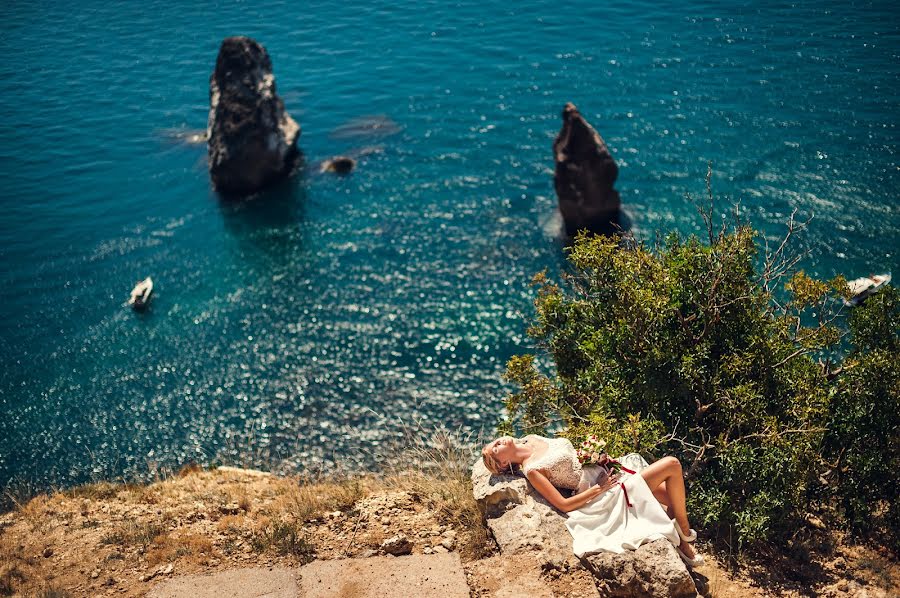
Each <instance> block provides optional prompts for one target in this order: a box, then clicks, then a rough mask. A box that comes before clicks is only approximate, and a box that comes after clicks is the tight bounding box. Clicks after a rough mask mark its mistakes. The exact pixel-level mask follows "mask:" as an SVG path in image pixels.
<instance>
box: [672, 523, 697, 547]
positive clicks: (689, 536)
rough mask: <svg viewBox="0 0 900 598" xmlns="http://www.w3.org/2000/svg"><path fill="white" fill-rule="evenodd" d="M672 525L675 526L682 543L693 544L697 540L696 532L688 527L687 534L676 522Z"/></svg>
mask: <svg viewBox="0 0 900 598" xmlns="http://www.w3.org/2000/svg"><path fill="white" fill-rule="evenodd" d="M673 523H674V524H675V531H676V532H678V537H680V538H681V539H682V540H683V541H684V542H693V541H694V540H696V539H697V531H696V530H692V529H691V528H690V527H688V528H687V529H688V531H687V533H684V530H683V528H682V527H681V524H680V523H678V522H677V521H673Z"/></svg>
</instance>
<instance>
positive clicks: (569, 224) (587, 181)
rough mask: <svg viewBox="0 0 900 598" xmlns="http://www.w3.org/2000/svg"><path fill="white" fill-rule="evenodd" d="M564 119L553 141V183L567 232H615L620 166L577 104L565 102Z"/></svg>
mask: <svg viewBox="0 0 900 598" xmlns="http://www.w3.org/2000/svg"><path fill="white" fill-rule="evenodd" d="M562 119H563V125H562V129H560V131H559V135H557V136H556V140H555V141H554V142H553V157H554V162H555V163H556V169H555V173H554V175H553V185H554V187H555V188H556V197H557V199H558V200H559V211H560V213H561V214H562V218H563V222H564V223H565V227H566V234H567V235H568V236H570V237H571V236H574V235H575V233H577V232H578V231H580V230H582V229H587V230H589V231H591V232H600V233H607V232H612V231H611V229H612V224H614V223H617V222H618V218H619V210H620V208H621V205H622V203H621V200H620V199H619V192H618V191H616V190H615V189H613V185H614V184H615V182H616V177H618V176H619V167H618V166H617V165H616V161H615V160H613V157H612V154H610V153H609V149H608V148H607V147H606V143H604V141H603V139H602V138H601V137H600V134H599V133H597V131H595V130H594V128H593V127H592V126H591V125H590V124H589V123H588V122H587V121H586V120H585V119H584V117H583V116H581V114H580V113H579V112H578V108H576V107H575V104H572V103H571V102H570V103H568V104H566V105H565V107H564V108H563V112H562Z"/></svg>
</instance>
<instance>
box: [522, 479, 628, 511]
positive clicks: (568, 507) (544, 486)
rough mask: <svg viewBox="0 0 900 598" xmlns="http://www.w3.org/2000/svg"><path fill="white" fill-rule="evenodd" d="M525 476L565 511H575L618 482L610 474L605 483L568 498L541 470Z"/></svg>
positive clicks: (540, 491) (558, 507)
mask: <svg viewBox="0 0 900 598" xmlns="http://www.w3.org/2000/svg"><path fill="white" fill-rule="evenodd" d="M525 477H527V478H528V481H529V482H531V485H532V486H534V489H535V490H537V491H538V492H539V493H540V495H541V496H543V497H544V498H546V499H547V501H548V502H549V503H550V504H551V505H553V506H554V507H556V508H557V509H559V510H560V511H563V512H564V513H568V512H569V511H574V510H575V509H578V508H580V507H582V506H584V505H585V504H587V503H588V502H590V501H591V500H593V499H594V498H596V497H598V496H600V495H601V494H603V493H604V492H606V491H607V490H609V489H610V488H612V487H613V486H615V485H616V484H617V483H618V479H617V477H616V476H610V478H609V479H608V480H607V481H606V482H604V484H603V485H594V486H591V487H590V488H588V489H587V490H585V491H584V492H581V493H579V494H575V495H573V496H570V497H569V498H566V497H564V496H563V495H562V494H560V493H559V490H557V489H556V486H554V485H553V484H551V483H550V480H548V479H547V476H545V475H544V474H542V473H541V472H540V471H538V470H532V471H529V472H528V474H527V475H526V476H525Z"/></svg>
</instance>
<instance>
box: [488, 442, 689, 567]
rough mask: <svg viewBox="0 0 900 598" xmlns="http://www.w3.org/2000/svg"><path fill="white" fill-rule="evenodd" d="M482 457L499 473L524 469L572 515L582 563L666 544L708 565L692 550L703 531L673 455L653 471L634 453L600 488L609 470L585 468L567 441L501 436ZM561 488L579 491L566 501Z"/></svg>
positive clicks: (569, 522)
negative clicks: (690, 512) (692, 518)
mask: <svg viewBox="0 0 900 598" xmlns="http://www.w3.org/2000/svg"><path fill="white" fill-rule="evenodd" d="M481 454H482V458H483V460H484V464H485V466H486V467H487V468H488V470H489V471H490V472H491V473H494V474H500V473H505V472H507V471H510V472H512V471H514V469H513V468H514V466H516V465H518V466H519V467H520V468H521V471H522V473H524V474H525V477H526V478H527V479H528V481H529V482H531V485H532V486H533V487H534V489H535V490H537V491H538V492H539V493H540V494H541V495H542V496H543V497H544V498H546V499H547V501H548V502H549V503H550V504H551V505H553V506H554V507H556V508H557V509H559V510H560V511H564V512H566V513H568V514H569V516H568V519H566V527H568V528H569V531H570V532H571V533H572V538H573V539H574V542H573V549H574V552H575V554H576V555H578V556H579V557H581V556H584V555H587V554H593V553H597V552H601V551H609V552H617V553H622V552H624V551H625V550H635V549H637V548H638V547H639V546H640V545H641V544H644V543H646V542H652V541H653V540H658V539H660V538H666V539H668V540H669V541H670V542H671V543H672V544H673V545H675V546H676V547H677V549H678V553H679V555H680V556H681V559H682V560H683V561H684V562H685V563H686V564H687V565H688V566H691V567H693V566H695V565H699V564H702V563H703V557H702V556H700V555H698V554H696V553H695V551H694V549H693V547H692V546H691V545H690V543H691V542H693V541H694V540H695V539H696V538H697V532H695V531H694V530H692V529H691V528H690V524H689V523H688V516H687V509H686V507H685V489H684V477H683V475H682V472H681V463H680V462H679V461H678V459H676V458H675V457H664V458H662V459H660V460H659V461H656V462H655V463H653V464H652V465H647V462H646V461H644V459H643V458H642V457H641V456H640V455H638V454H637V453H631V454H629V455H626V456H625V457H623V458H622V459H621V460H620V463H621V472H620V473H615V474H613V475H611V476H609V477H608V478H606V477H605V476H600V477H601V481H600V482H599V483H596V482H597V479H598V473H601V474H602V473H604V472H603V471H602V470H601V469H600V468H593V467H585V468H584V469H582V466H581V463H580V462H579V460H578V456H577V453H576V451H575V447H573V446H572V443H571V442H569V440H567V439H565V438H553V439H551V438H545V437H543V436H534V435H530V436H525V437H524V438H519V439H515V438H512V437H511V436H503V437H500V438H498V439H496V440H494V441H493V442H490V443H488V444H486V445H485V447H484V449H483V450H482V451H481ZM559 488H564V489H566V490H573V491H575V492H573V493H572V495H571V496H570V497H568V498H567V497H564V496H563V495H562V494H560V491H559ZM673 519H674V521H673Z"/></svg>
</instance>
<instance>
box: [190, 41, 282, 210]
mask: <svg viewBox="0 0 900 598" xmlns="http://www.w3.org/2000/svg"><path fill="white" fill-rule="evenodd" d="M299 136H300V126H299V125H298V124H297V123H296V122H295V121H294V119H292V118H291V117H290V115H289V114H288V113H287V112H286V111H285V109H284V102H282V101H281V98H279V97H278V94H277V93H276V92H275V76H274V75H273V74H272V61H271V59H270V58H269V53H268V52H266V49H265V48H264V47H263V46H262V45H260V44H259V43H258V42H256V41H255V40H253V39H250V38H249V37H243V36H239V37H228V38H225V39H224V40H222V46H221V47H220V48H219V56H218V58H216V69H215V71H214V72H213V74H212V76H211V77H210V79H209V123H208V130H207V138H208V140H207V147H208V151H209V174H210V177H211V178H212V181H213V185H215V187H216V190H217V191H219V192H220V193H223V194H226V195H247V194H250V193H253V192H255V191H258V190H260V189H262V188H263V187H265V186H266V185H268V184H270V183H272V182H275V181H277V180H278V179H281V178H283V177H285V176H287V175H289V174H290V173H291V171H292V169H293V167H294V165H295V163H296V161H297V159H298V158H299V151H298V150H297V145H296V143H297V138H298V137H299Z"/></svg>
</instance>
